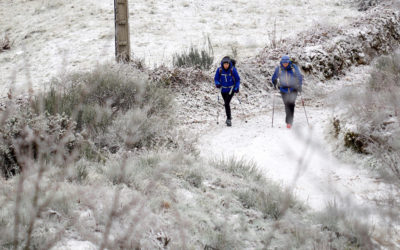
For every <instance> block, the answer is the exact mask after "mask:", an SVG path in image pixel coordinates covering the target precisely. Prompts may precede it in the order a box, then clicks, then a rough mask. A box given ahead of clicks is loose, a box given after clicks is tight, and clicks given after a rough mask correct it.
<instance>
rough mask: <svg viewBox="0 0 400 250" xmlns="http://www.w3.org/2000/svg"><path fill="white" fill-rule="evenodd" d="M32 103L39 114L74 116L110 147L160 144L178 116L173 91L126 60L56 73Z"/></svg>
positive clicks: (95, 138) (79, 124)
mask: <svg viewBox="0 0 400 250" xmlns="http://www.w3.org/2000/svg"><path fill="white" fill-rule="evenodd" d="M33 107H34V110H35V111H36V113H38V114H39V113H43V112H48V113H49V114H52V115H55V114H66V115H68V116H70V117H72V118H73V119H74V120H75V122H76V124H77V125H76V128H77V130H78V131H81V132H82V133H83V134H87V135H88V136H89V138H90V139H91V140H92V141H93V142H94V143H95V144H96V145H97V146H98V147H100V148H103V147H106V148H108V149H109V150H110V151H111V152H115V151H117V150H118V149H119V148H120V147H123V146H127V147H128V148H136V147H137V148H140V147H150V146H153V145H155V144H156V143H157V142H159V140H158V139H159V138H162V137H167V134H168V131H169V130H170V129H171V127H172V125H173V116H174V109H173V97H172V95H171V92H170V91H169V90H167V89H166V88H165V87H163V85H162V83H154V82H149V81H148V80H147V76H146V75H144V74H143V73H140V72H139V71H137V70H135V69H132V68H130V67H129V66H126V65H118V66H111V65H103V66H100V67H98V68H97V69H95V70H94V71H93V72H90V73H80V74H72V75H69V76H67V77H66V78H65V79H56V80H54V81H53V82H52V87H51V89H50V91H48V92H46V93H43V94H41V95H39V96H37V97H36V99H35V102H34V104H33Z"/></svg>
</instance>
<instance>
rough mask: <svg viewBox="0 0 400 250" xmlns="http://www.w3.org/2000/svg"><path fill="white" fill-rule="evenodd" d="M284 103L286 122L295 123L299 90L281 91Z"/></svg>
mask: <svg viewBox="0 0 400 250" xmlns="http://www.w3.org/2000/svg"><path fill="white" fill-rule="evenodd" d="M281 95H282V100H283V103H284V104H285V111H286V123H287V124H293V117H294V107H295V103H296V98H297V91H291V92H289V93H284V92H281Z"/></svg>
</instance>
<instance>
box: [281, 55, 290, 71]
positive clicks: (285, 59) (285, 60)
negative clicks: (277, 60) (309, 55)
mask: <svg viewBox="0 0 400 250" xmlns="http://www.w3.org/2000/svg"><path fill="white" fill-rule="evenodd" d="M284 63H289V66H288V68H291V67H292V61H291V60H290V58H289V56H282V59H281V67H282V68H284V67H283V64H284Z"/></svg>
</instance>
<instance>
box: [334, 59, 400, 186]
mask: <svg viewBox="0 0 400 250" xmlns="http://www.w3.org/2000/svg"><path fill="white" fill-rule="evenodd" d="M352 88H353V87H352ZM348 93H352V91H349V92H348ZM347 95H349V96H348V97H347V98H346V99H347V100H346V104H348V106H347V107H346V109H347V110H346V111H347V112H346V115H342V116H343V117H342V118H341V120H340V127H341V128H342V129H341V130H340V131H342V137H341V138H343V141H344V145H345V146H346V147H349V148H352V149H353V150H355V151H356V152H358V153H369V154H371V155H372V156H373V157H374V159H376V160H378V164H375V165H377V166H379V170H383V172H386V171H388V172H389V174H387V173H386V174H385V175H386V176H396V178H397V181H398V180H400V171H399V164H398V160H397V159H400V153H398V152H400V129H399V122H400V117H399V108H398V107H400V51H396V52H394V53H393V54H392V55H388V56H382V57H380V58H378V59H377V60H376V61H375V63H374V65H373V68H372V70H371V72H370V77H369V80H368V81H367V84H366V86H365V88H361V89H359V90H358V91H357V92H356V93H355V94H347ZM346 127H351V128H350V129H348V128H346ZM334 132H335V131H334Z"/></svg>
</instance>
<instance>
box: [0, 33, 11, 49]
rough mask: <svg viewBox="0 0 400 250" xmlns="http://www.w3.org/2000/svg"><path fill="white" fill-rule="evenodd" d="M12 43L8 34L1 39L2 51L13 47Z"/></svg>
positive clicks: (0, 46) (0, 47)
mask: <svg viewBox="0 0 400 250" xmlns="http://www.w3.org/2000/svg"><path fill="white" fill-rule="evenodd" d="M11 45H12V42H11V41H10V38H8V36H4V37H3V38H1V39H0V52H2V51H4V50H9V49H11Z"/></svg>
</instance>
